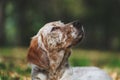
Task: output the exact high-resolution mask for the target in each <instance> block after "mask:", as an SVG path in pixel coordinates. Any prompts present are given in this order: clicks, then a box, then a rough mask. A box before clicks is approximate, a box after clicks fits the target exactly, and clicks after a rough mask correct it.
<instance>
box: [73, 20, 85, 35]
mask: <svg viewBox="0 0 120 80" xmlns="http://www.w3.org/2000/svg"><path fill="white" fill-rule="evenodd" d="M72 24H73V26H74V27H75V28H76V29H77V30H78V32H79V34H78V36H79V35H82V36H83V35H84V28H83V25H82V23H81V22H80V21H74V22H72Z"/></svg>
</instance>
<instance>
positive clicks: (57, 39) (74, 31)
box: [37, 21, 84, 50]
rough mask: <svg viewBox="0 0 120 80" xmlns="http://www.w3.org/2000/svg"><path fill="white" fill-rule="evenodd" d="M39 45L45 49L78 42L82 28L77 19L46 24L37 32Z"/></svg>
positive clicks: (68, 45)
mask: <svg viewBox="0 0 120 80" xmlns="http://www.w3.org/2000/svg"><path fill="white" fill-rule="evenodd" d="M37 35H38V37H39V41H38V42H39V45H40V46H42V47H43V48H45V49H47V50H54V49H62V48H67V47H71V46H72V45H75V44H77V43H78V42H80V41H81V40H82V38H83V35H84V30H83V27H82V25H81V23H80V22H79V21H74V22H71V23H67V24H64V23H62V22H60V21H56V22H50V23H48V24H46V25H45V26H44V27H43V28H42V29H40V31H39V32H38V34H37Z"/></svg>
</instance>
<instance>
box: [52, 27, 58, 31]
mask: <svg viewBox="0 0 120 80" xmlns="http://www.w3.org/2000/svg"><path fill="white" fill-rule="evenodd" d="M58 29H60V27H53V28H52V30H51V31H55V30H58Z"/></svg>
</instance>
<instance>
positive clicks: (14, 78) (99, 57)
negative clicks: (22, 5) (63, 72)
mask: <svg viewBox="0 0 120 80" xmlns="http://www.w3.org/2000/svg"><path fill="white" fill-rule="evenodd" d="M27 50H28V49H27V48H0V80H31V79H30V73H31V69H30V67H29V65H28V63H27V60H26V55H27ZM70 62H71V63H70V64H71V65H72V66H97V67H100V68H101V69H103V70H105V71H106V72H107V73H108V74H109V75H110V76H111V77H112V78H113V80H120V69H119V67H120V52H112V51H100V50H85V49H73V51H72V55H71V57H70Z"/></svg>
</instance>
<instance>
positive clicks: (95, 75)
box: [31, 21, 112, 80]
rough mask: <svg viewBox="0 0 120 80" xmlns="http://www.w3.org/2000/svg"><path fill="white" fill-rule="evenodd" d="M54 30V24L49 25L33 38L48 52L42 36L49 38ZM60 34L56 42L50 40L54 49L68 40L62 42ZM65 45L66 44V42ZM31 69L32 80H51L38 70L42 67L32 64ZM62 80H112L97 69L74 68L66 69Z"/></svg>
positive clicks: (60, 23) (58, 23)
mask: <svg viewBox="0 0 120 80" xmlns="http://www.w3.org/2000/svg"><path fill="white" fill-rule="evenodd" d="M53 23H54V24H55V25H57V26H64V25H65V24H64V23H62V22H61V21H56V22H53ZM71 27H73V26H71ZM52 28H53V25H52V22H51V23H48V24H46V25H45V26H44V27H43V28H41V29H40V30H39V32H38V33H37V35H36V36H34V37H33V38H36V37H38V45H39V47H41V48H42V49H43V50H45V51H47V49H46V48H45V45H44V43H43V42H42V39H41V34H42V35H44V36H43V37H45V36H48V33H49V32H50V31H51V29H52ZM82 30H83V31H84V29H83V27H82ZM75 32H76V31H75ZM75 32H73V33H71V35H72V36H73V37H76V33H75ZM58 33H59V35H58V36H59V38H58V39H56V41H54V40H52V39H51V38H50V39H51V40H48V41H49V42H48V44H51V43H52V46H53V47H54V46H55V45H56V42H60V41H63V42H64V41H65V40H66V39H67V36H65V38H64V39H63V40H62V33H61V32H59V31H58ZM79 37H80V36H79ZM48 39H49V38H48ZM64 44H66V43H65V42H64ZM63 53H65V52H64V51H60V52H59V55H58V56H63V55H64V54H63ZM58 60H59V61H62V59H58ZM59 61H58V62H57V61H56V62H57V64H60V63H59ZM51 63H54V61H53V62H52V61H51ZM31 67H32V80H49V79H47V75H45V74H44V73H42V72H40V71H39V70H38V69H40V67H38V66H36V65H34V64H31ZM60 80H112V79H111V78H110V76H109V75H108V74H106V73H105V72H104V71H103V70H101V69H99V68H96V67H72V68H68V69H65V72H64V74H63V76H62V78H61V79H60Z"/></svg>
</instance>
